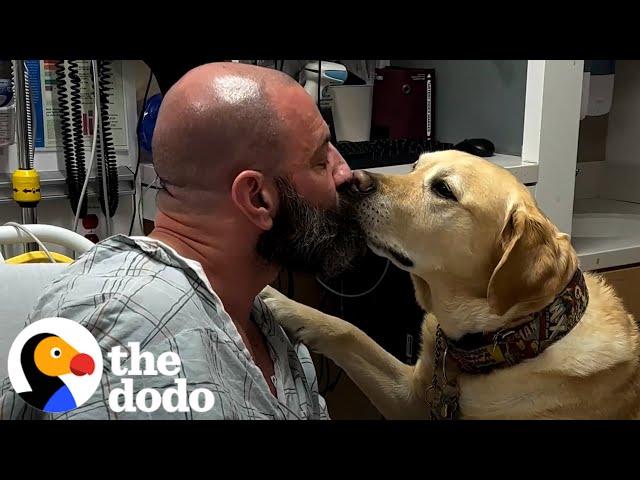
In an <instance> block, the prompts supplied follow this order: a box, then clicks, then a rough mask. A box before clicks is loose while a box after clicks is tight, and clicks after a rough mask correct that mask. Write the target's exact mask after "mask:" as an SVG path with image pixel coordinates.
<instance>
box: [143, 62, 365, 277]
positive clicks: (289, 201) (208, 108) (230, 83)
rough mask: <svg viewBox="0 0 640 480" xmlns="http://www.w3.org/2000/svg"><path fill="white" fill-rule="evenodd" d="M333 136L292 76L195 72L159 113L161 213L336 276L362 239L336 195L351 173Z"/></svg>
mask: <svg viewBox="0 0 640 480" xmlns="http://www.w3.org/2000/svg"><path fill="white" fill-rule="evenodd" d="M329 139H330V138H329V129H328V127H327V125H326V123H325V122H324V120H323V119H322V116H321V115H320V112H319V111H318V109H317V107H316V105H315V103H314V101H313V100H312V99H311V98H310V96H309V95H308V94H307V93H306V92H305V91H304V89H302V87H300V86H299V85H298V84H297V83H296V82H295V81H294V80H293V79H292V78H290V77H288V76H287V75H285V74H283V73H281V72H278V71H275V70H271V69H265V68H260V67H254V66H250V65H243V64H234V63H217V64H208V65H203V66H201V67H198V68H196V69H194V70H191V71H190V72H189V73H187V74H186V75H185V76H184V77H183V78H182V79H180V81H178V82H177V83H176V84H175V85H174V86H173V87H172V88H171V89H170V90H169V92H167V95H166V96H165V98H164V99H163V102H162V106H161V108H160V113H159V115H158V120H157V123H156V128H155V132H154V138H153V154H154V164H155V168H156V172H157V174H158V176H159V177H160V179H161V180H162V182H163V185H164V190H163V191H162V192H160V194H159V196H158V209H159V210H160V211H161V212H162V213H163V214H164V215H167V216H170V217H171V218H173V219H174V220H178V222H179V223H187V224H189V225H190V226H191V227H193V226H194V225H196V226H198V225H199V226H201V227H202V231H203V232H212V231H216V232H222V231H223V230H224V231H225V232H227V233H228V234H229V237H228V238H229V239H231V238H233V242H229V245H227V246H225V248H229V249H236V251H237V249H240V250H242V249H245V250H247V253H252V252H258V253H259V255H260V256H261V257H262V259H263V260H266V261H268V262H270V263H272V264H276V265H280V266H285V267H290V268H295V269H298V270H306V271H318V270H319V271H324V273H328V274H331V273H335V272H336V270H339V269H340V268H341V267H343V266H345V265H344V264H345V263H348V260H349V259H350V258H352V257H353V256H354V255H355V254H356V253H357V251H358V250H359V249H360V248H362V246H363V245H364V242H363V241H362V235H361V233H360V230H359V227H358V226H357V224H356V222H355V220H354V217H352V216H351V215H350V214H349V212H348V207H347V206H345V202H343V201H341V199H342V198H343V196H342V195H339V193H338V192H339V190H340V189H341V188H344V187H345V186H346V185H348V183H349V182H350V180H351V171H350V169H349V167H348V166H347V164H346V163H345V161H344V159H343V158H342V157H341V156H340V154H339V153H338V152H337V150H336V149H335V148H334V147H333V145H331V143H330V141H329ZM327 258H332V260H331V261H327V260H326V259H327ZM336 260H340V261H338V262H337V261H336ZM338 264H340V265H338Z"/></svg>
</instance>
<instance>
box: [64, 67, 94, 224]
mask: <svg viewBox="0 0 640 480" xmlns="http://www.w3.org/2000/svg"><path fill="white" fill-rule="evenodd" d="M68 71H69V81H70V92H71V93H70V95H69V97H70V98H69V105H70V111H71V118H70V127H71V132H72V134H73V140H72V148H73V153H74V155H73V158H74V159H73V163H72V165H71V169H72V175H69V174H68V173H67V175H68V176H69V177H71V178H70V179H71V181H72V182H74V183H75V185H74V186H73V187H72V188H70V189H69V193H70V196H71V201H72V205H71V206H72V208H73V211H74V213H75V211H76V209H77V208H78V203H79V201H80V198H79V197H80V190H81V188H82V185H83V184H84V180H85V177H86V176H87V175H88V174H89V173H88V172H87V171H86V166H85V155H84V137H83V135H82V100H81V98H80V85H81V83H82V80H81V79H80V75H79V65H78V61H77V60H69V70H68ZM72 191H73V193H72ZM74 193H75V195H74ZM86 214H87V202H86V201H83V202H82V205H81V207H80V217H81V218H82V217H84V216H85V215H86Z"/></svg>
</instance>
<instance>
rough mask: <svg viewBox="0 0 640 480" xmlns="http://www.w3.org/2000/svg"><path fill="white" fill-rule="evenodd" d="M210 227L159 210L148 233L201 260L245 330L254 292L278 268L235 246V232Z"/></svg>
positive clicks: (227, 308) (217, 290) (236, 320)
mask: <svg viewBox="0 0 640 480" xmlns="http://www.w3.org/2000/svg"><path fill="white" fill-rule="evenodd" d="M213 230H214V229H208V230H203V229H202V228H195V227H191V226H189V225H185V224H184V223H183V222H178V221H176V220H175V219H174V218H171V217H170V216H167V215H165V214H163V213H161V212H158V218H157V219H156V227H155V229H154V230H153V232H151V234H150V235H149V237H150V238H154V239H156V240H159V241H161V242H164V243H166V244H167V245H169V246H170V247H171V248H173V249H174V250H175V251H176V252H178V253H179V254H180V255H182V256H183V257H185V258H188V259H191V260H194V261H196V262H198V263H200V265H202V268H203V270H204V273H205V275H206V276H207V278H208V280H209V283H211V286H212V287H213V289H214V290H215V292H216V294H217V295H218V296H219V297H220V300H221V301H222V304H223V306H224V308H225V310H226V312H227V313H228V314H229V316H231V319H232V320H233V321H234V323H235V324H236V326H237V327H238V328H240V329H242V330H246V327H247V323H248V322H249V321H250V315H251V309H252V306H253V302H254V299H255V297H256V295H258V293H260V291H261V290H262V289H263V288H264V287H265V286H266V285H267V284H268V283H270V282H271V281H272V280H273V279H274V278H275V276H276V275H277V270H276V269H275V268H273V267H269V266H266V265H261V264H260V261H259V260H258V259H256V258H255V257H254V255H255V254H254V253H247V252H244V251H242V250H241V249H240V248H238V244H237V236H231V235H230V233H229V232H221V231H213ZM232 237H233V238H236V240H235V242H234V240H233V238H232Z"/></svg>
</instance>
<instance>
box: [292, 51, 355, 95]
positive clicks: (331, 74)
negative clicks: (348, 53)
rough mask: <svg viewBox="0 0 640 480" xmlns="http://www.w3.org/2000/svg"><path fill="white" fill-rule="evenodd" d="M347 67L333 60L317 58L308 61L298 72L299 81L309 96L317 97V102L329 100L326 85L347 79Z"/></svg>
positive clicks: (340, 83) (341, 82)
mask: <svg viewBox="0 0 640 480" xmlns="http://www.w3.org/2000/svg"><path fill="white" fill-rule="evenodd" d="M347 75H348V73H347V68H346V67H345V66H344V65H341V64H339V63H334V62H326V61H322V60H319V61H317V62H311V63H308V64H307V65H306V66H305V67H304V70H302V72H300V83H301V84H302V85H303V86H304V89H305V90H306V92H307V93H308V94H309V95H311V98H313V99H317V102H318V104H321V103H323V101H330V100H331V92H330V89H329V88H328V87H330V86H334V85H342V84H343V83H344V82H345V80H346V79H347Z"/></svg>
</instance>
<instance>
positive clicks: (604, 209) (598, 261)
mask: <svg viewBox="0 0 640 480" xmlns="http://www.w3.org/2000/svg"><path fill="white" fill-rule="evenodd" d="M580 213H617V214H632V215H640V204H638V203H630V202H620V201H617V200H608V199H604V198H591V199H581V200H576V202H575V206H574V214H580ZM612 233H615V232H612ZM572 243H573V247H574V248H575V250H576V253H577V254H578V258H579V259H580V266H581V268H582V269H583V270H585V271H589V270H598V269H602V268H612V267H620V266H623V265H630V264H634V263H640V235H634V236H613V235H612V236H597V237H595V236H594V237H575V236H574V237H573V238H572Z"/></svg>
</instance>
